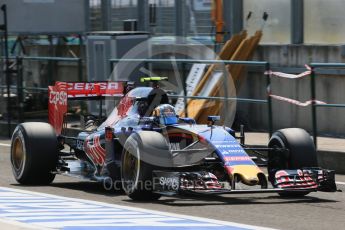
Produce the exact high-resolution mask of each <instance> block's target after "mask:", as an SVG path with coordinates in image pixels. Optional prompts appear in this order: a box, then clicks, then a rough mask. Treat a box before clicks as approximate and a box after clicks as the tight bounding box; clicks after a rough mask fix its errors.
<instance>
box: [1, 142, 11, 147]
mask: <svg viewBox="0 0 345 230" xmlns="http://www.w3.org/2000/svg"><path fill="white" fill-rule="evenodd" d="M0 146H4V147H11V145H10V144H4V143H0Z"/></svg>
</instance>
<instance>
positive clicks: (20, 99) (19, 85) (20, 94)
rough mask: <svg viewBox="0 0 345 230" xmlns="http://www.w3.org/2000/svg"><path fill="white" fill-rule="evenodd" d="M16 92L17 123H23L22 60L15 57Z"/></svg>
mask: <svg viewBox="0 0 345 230" xmlns="http://www.w3.org/2000/svg"><path fill="white" fill-rule="evenodd" d="M17 90H18V106H19V109H18V121H19V123H22V122H23V120H24V119H23V118H24V116H23V115H24V101H23V98H24V97H23V95H24V94H23V58H22V57H17Z"/></svg>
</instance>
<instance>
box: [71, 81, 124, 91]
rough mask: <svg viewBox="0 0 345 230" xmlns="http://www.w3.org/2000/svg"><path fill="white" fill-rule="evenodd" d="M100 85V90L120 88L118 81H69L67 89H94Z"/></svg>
mask: <svg viewBox="0 0 345 230" xmlns="http://www.w3.org/2000/svg"><path fill="white" fill-rule="evenodd" d="M97 87H99V89H100V90H118V89H120V87H119V83H117V82H68V83H67V90H77V91H83V90H94V89H96V88H97Z"/></svg>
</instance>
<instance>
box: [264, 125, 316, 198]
mask: <svg viewBox="0 0 345 230" xmlns="http://www.w3.org/2000/svg"><path fill="white" fill-rule="evenodd" d="M268 147H269V148H280V149H286V150H287V151H275V150H271V151H269V152H268V165H267V169H268V175H269V180H270V181H271V183H272V184H273V182H274V176H275V173H276V172H277V171H278V170H281V169H302V168H304V167H317V166H318V163H317V153H316V149H315V146H314V143H313V140H312V139H311V137H310V135H309V134H308V133H307V132H306V131H305V130H303V129H299V128H288V129H281V130H278V131H276V132H275V133H274V134H273V135H272V137H271V139H270V141H269V144H268ZM308 193H309V192H283V193H279V194H280V195H281V196H284V197H300V196H305V195H307V194H308Z"/></svg>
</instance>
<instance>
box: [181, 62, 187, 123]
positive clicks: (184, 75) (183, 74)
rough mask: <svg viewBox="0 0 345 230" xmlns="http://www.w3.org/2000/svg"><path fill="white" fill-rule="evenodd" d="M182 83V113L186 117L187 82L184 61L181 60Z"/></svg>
mask: <svg viewBox="0 0 345 230" xmlns="http://www.w3.org/2000/svg"><path fill="white" fill-rule="evenodd" d="M181 76H182V85H183V103H184V111H185V112H184V115H185V117H188V105H187V103H188V101H187V84H186V63H184V62H182V75H181Z"/></svg>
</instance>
